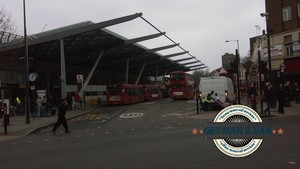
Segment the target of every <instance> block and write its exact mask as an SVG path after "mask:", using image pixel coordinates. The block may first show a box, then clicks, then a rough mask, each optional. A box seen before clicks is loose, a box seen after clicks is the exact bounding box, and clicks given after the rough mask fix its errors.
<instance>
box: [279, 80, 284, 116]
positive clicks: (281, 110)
mask: <svg viewBox="0 0 300 169" xmlns="http://www.w3.org/2000/svg"><path fill="white" fill-rule="evenodd" d="M284 101H285V90H284V87H283V86H282V84H280V87H279V89H278V113H284Z"/></svg>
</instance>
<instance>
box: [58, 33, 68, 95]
mask: <svg viewBox="0 0 300 169" xmlns="http://www.w3.org/2000/svg"><path fill="white" fill-rule="evenodd" d="M66 85H67V84H66V62H65V49H64V39H60V88H61V98H62V99H63V98H66V96H67V93H66Z"/></svg>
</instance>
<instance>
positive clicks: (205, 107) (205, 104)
mask: <svg viewBox="0 0 300 169" xmlns="http://www.w3.org/2000/svg"><path fill="white" fill-rule="evenodd" d="M213 93H214V92H213V91H211V92H210V93H208V94H207V96H206V97H205V98H204V99H203V104H202V107H201V109H200V111H201V110H204V111H208V108H209V103H210V101H211V95H212V94H213Z"/></svg>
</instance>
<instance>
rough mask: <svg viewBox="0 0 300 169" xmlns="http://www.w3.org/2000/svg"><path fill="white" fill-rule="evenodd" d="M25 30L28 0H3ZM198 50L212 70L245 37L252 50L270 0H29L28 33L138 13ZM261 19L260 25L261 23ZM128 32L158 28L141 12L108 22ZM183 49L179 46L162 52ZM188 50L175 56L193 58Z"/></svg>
mask: <svg viewBox="0 0 300 169" xmlns="http://www.w3.org/2000/svg"><path fill="white" fill-rule="evenodd" d="M0 6H3V7H4V9H5V10H6V12H7V13H9V14H10V15H11V17H12V19H13V20H14V22H15V26H16V28H17V32H16V33H18V34H20V35H22V34H23V29H24V28H23V0H0ZM140 12H141V13H143V16H142V17H143V18H145V19H146V20H148V21H149V22H151V23H152V24H153V25H154V26H155V27H157V28H158V29H160V30H161V31H162V32H166V35H167V36H169V37H170V38H171V39H173V40H174V41H175V42H176V43H180V46H181V47H183V48H184V49H185V50H187V51H189V52H190V54H191V55H193V56H196V58H197V59H198V60H201V62H202V63H204V64H205V65H206V66H208V67H209V68H210V71H212V70H214V69H216V68H219V67H221V66H222V63H221V56H222V55H223V54H224V53H234V52H235V49H236V48H237V41H232V42H230V43H225V41H226V40H239V48H240V54H241V56H246V55H247V53H248V52H249V49H250V46H249V38H250V37H253V36H256V35H258V34H259V32H261V30H263V29H265V19H264V18H262V17H261V16H260V15H259V14H260V13H262V12H265V1H264V0H106V1H104V0H26V19H27V33H28V34H29V35H30V34H34V33H39V32H41V31H47V30H51V29H54V28H59V27H62V26H67V25H70V24H74V23H78V22H83V21H86V20H90V21H92V22H95V23H97V22H102V21H106V20H109V19H114V18H118V17H122V16H126V15H131V14H134V13H140ZM255 25H259V26H260V29H258V27H256V26H255ZM108 29H110V30H112V31H114V32H116V33H117V34H119V35H122V36H124V37H126V38H129V39H130V38H135V37H139V36H145V35H149V34H153V33H158V32H157V31H156V30H155V29H154V28H152V27H151V26H150V25H149V24H147V23H146V22H145V21H143V20H142V19H141V18H137V19H135V20H133V21H129V22H126V23H122V24H118V25H115V26H111V27H108ZM259 30H260V31H259ZM140 44H141V45H143V46H145V47H147V48H154V47H159V46H164V45H169V44H172V42H170V41H169V40H168V39H167V38H165V37H160V38H156V39H152V40H149V41H145V42H142V43H140ZM177 52H182V50H181V49H180V48H178V47H176V48H172V49H169V50H164V51H161V52H160V53H161V54H164V55H166V54H171V53H177ZM187 57H190V56H188V55H187V54H186V55H182V56H180V57H175V58H172V59H175V60H176V59H179V58H187Z"/></svg>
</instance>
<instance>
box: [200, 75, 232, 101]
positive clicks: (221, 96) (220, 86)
mask: <svg viewBox="0 0 300 169" xmlns="http://www.w3.org/2000/svg"><path fill="white" fill-rule="evenodd" d="M211 91H213V92H214V94H213V95H212V98H214V99H216V100H219V101H221V102H222V103H225V102H230V103H231V104H235V103H236V97H235V94H234V89H233V84H232V80H231V79H230V78H228V77H225V76H212V77H203V78H201V79H200V83H199V93H200V98H201V99H202V101H203V99H204V98H205V97H206V96H207V94H208V93H210V92H211ZM211 103H215V102H214V101H213V100H211Z"/></svg>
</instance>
